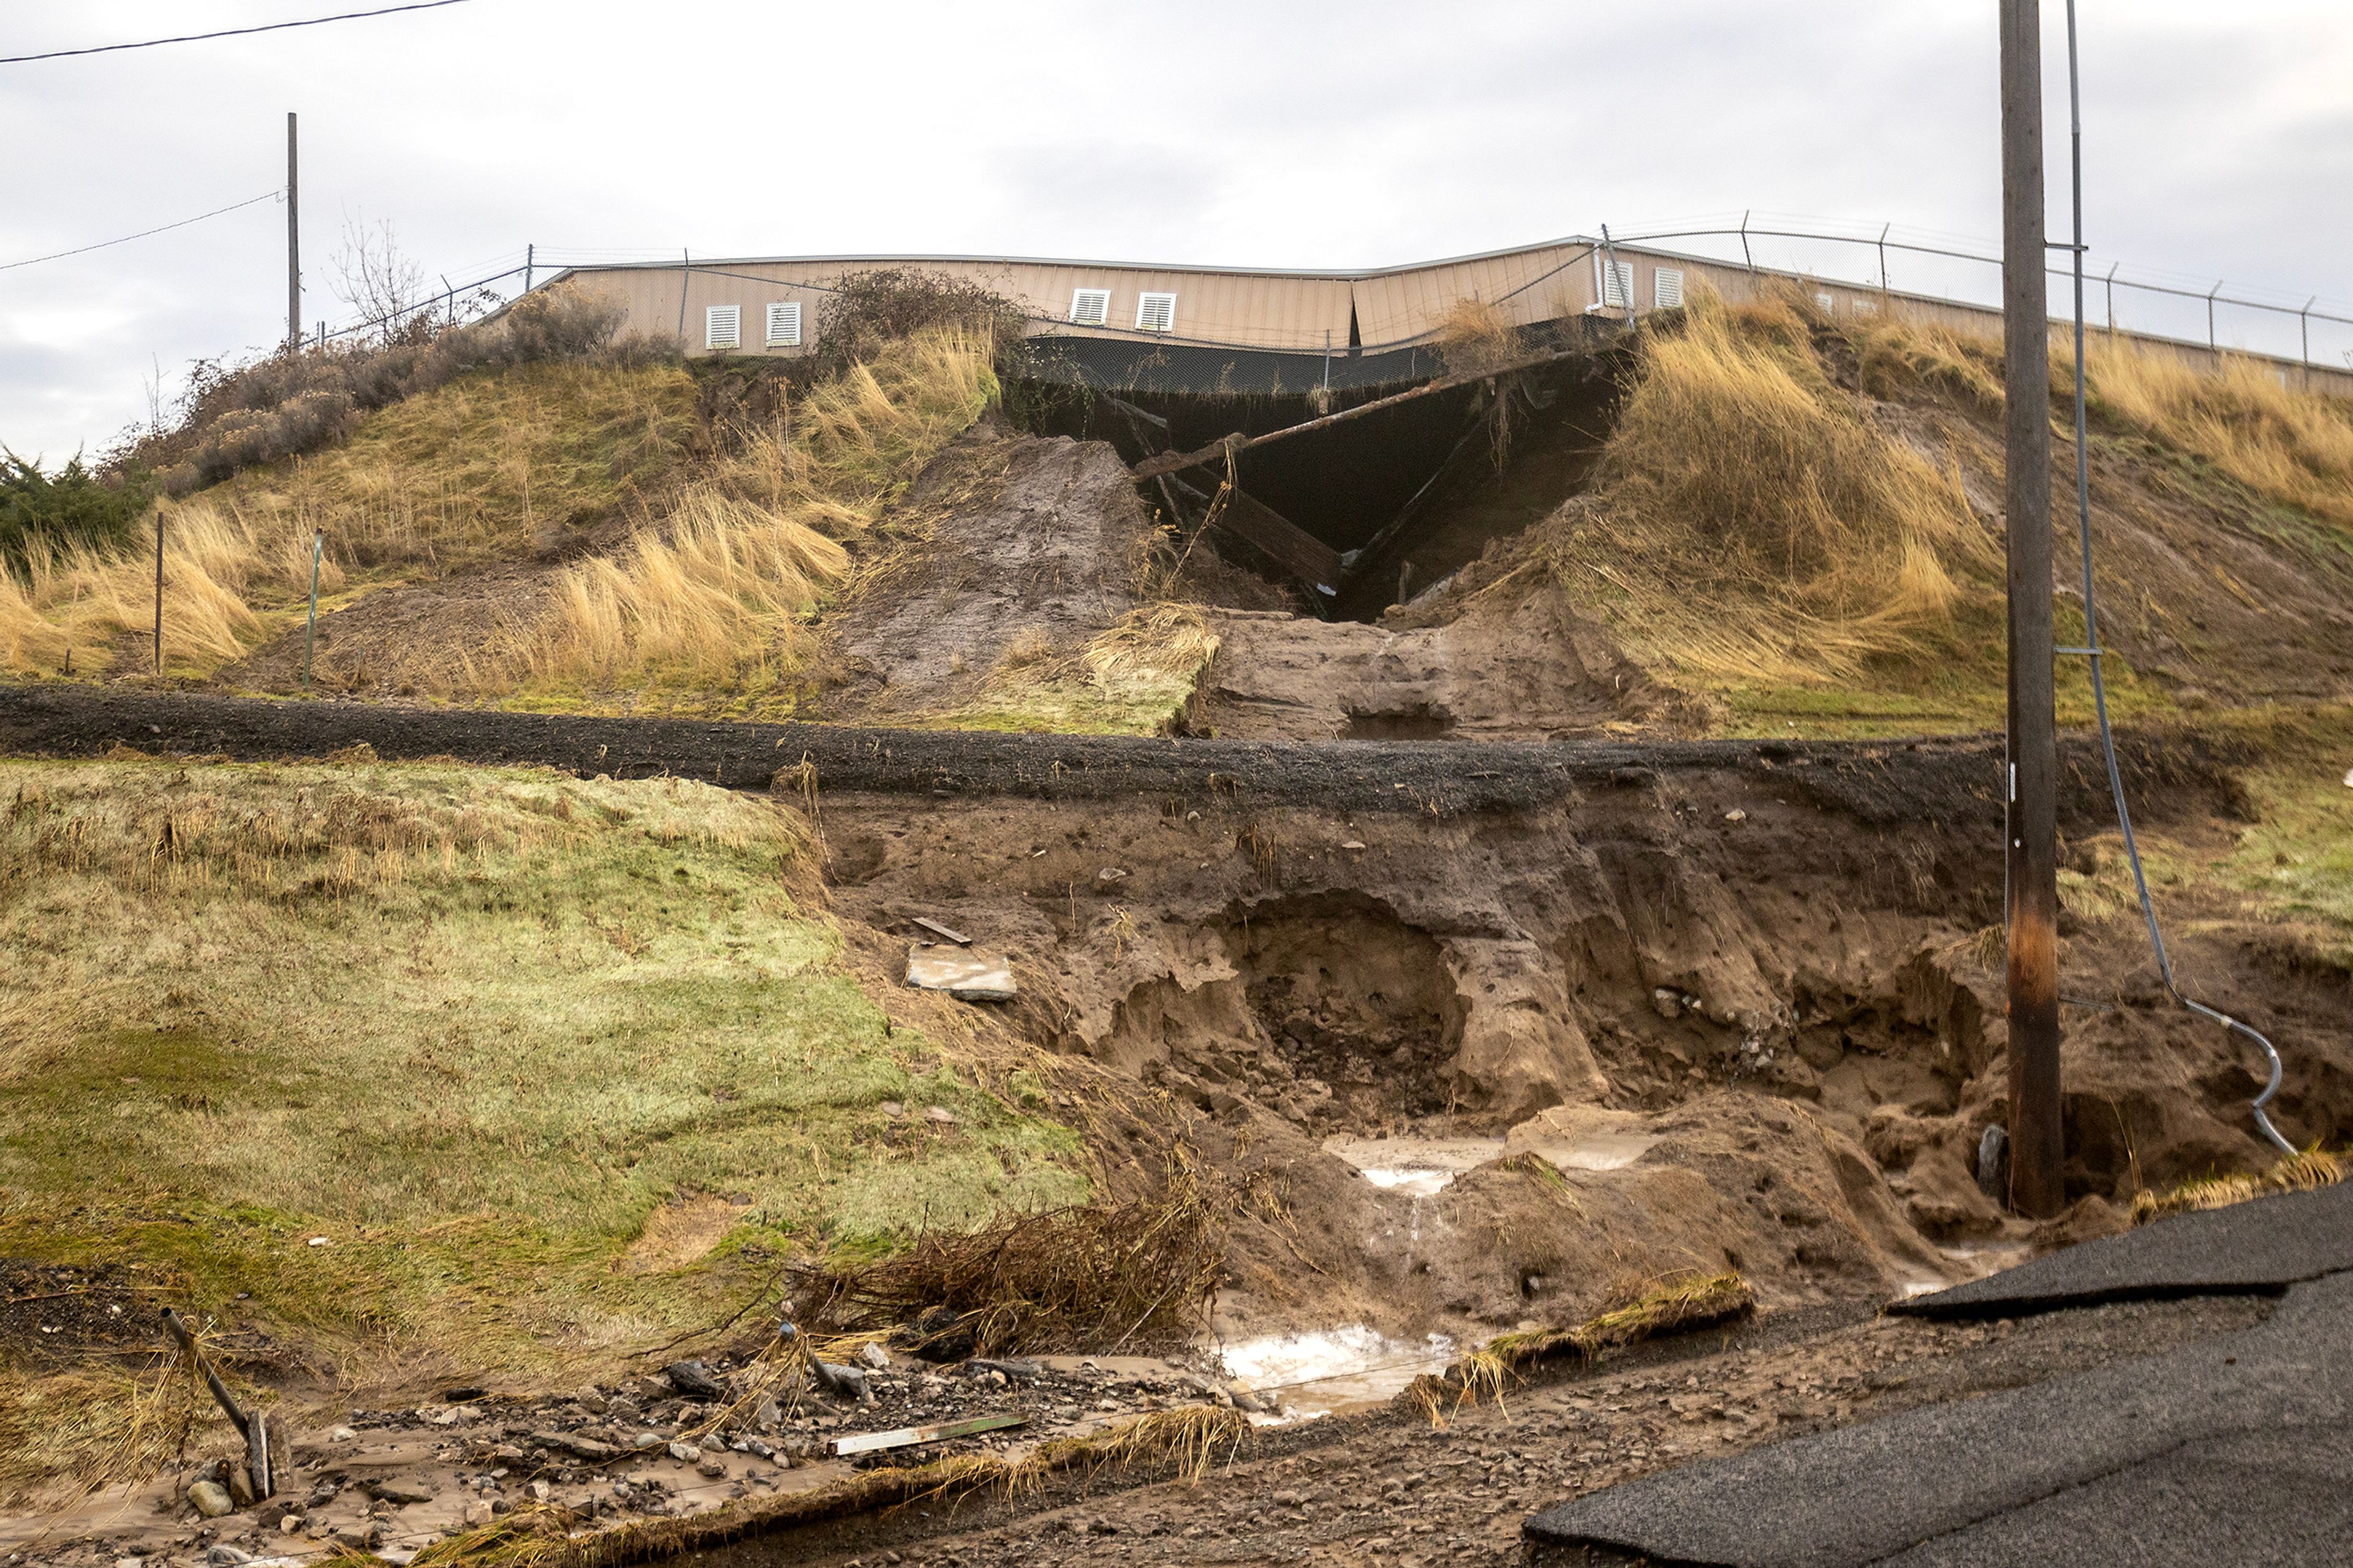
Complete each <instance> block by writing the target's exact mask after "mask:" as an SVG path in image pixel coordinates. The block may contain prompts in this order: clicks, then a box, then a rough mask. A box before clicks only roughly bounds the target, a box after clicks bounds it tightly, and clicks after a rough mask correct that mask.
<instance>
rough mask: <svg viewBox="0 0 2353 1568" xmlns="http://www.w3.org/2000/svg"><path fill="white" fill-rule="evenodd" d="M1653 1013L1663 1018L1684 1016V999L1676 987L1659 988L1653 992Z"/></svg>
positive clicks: (1663, 986) (1662, 986)
mask: <svg viewBox="0 0 2353 1568" xmlns="http://www.w3.org/2000/svg"><path fill="white" fill-rule="evenodd" d="M1651 1011H1652V1012H1654V1013H1656V1014H1657V1015H1658V1016H1660V1017H1662V1018H1680V1017H1682V1016H1683V997H1682V995H1681V994H1678V993H1677V992H1676V991H1675V989H1674V987H1672V986H1671V985H1661V986H1658V987H1656V988H1654V989H1653V990H1652V991H1651Z"/></svg>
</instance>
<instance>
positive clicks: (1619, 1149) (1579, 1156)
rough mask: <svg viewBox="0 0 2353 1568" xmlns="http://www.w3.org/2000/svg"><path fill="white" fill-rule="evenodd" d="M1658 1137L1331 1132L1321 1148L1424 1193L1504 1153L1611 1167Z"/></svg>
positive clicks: (1388, 1186) (1568, 1165) (1577, 1166)
mask: <svg viewBox="0 0 2353 1568" xmlns="http://www.w3.org/2000/svg"><path fill="white" fill-rule="evenodd" d="M1656 1142H1658V1140H1657V1139H1656V1138H1655V1137H1652V1136H1651V1135H1649V1134H1647V1133H1641V1132H1627V1131H1596V1132H1591V1133H1588V1134H1586V1135H1585V1136H1583V1137H1579V1138H1574V1139H1562V1140H1543V1139H1537V1140H1522V1141H1517V1142H1515V1141H1513V1140H1508V1139H1504V1138H1415V1137H1380V1138H1359V1137H1336V1138H1326V1139H1325V1140H1324V1152H1325V1153H1327V1154H1330V1155H1332V1156H1334V1157H1335V1158H1336V1159H1340V1160H1344V1161H1345V1162H1346V1163H1349V1164H1350V1165H1353V1166H1355V1167H1356V1173H1357V1174H1359V1175H1361V1176H1363V1177H1364V1178H1365V1180H1366V1181H1367V1182H1370V1183H1371V1184H1373V1185H1374V1186H1376V1187H1379V1188H1381V1189H1383V1190H1385V1191H1390V1192H1400V1193H1407V1194H1412V1195H1413V1196H1416V1197H1428V1196H1430V1195H1431V1194H1436V1193H1440V1192H1442V1191H1444V1190H1445V1189H1446V1188H1447V1187H1448V1186H1449V1185H1451V1184H1452V1183H1453V1181H1454V1179H1455V1178H1456V1177H1457V1176H1460V1175H1461V1174H1462V1173H1464V1172H1466V1171H1472V1170H1476V1169H1477V1168H1478V1167H1480V1166H1481V1165H1484V1164H1487V1163H1491V1162H1493V1161H1496V1160H1501V1159H1503V1158H1504V1157H1505V1156H1506V1155H1510V1154H1517V1153H1523V1152H1525V1153H1533V1154H1536V1155H1539V1156H1541V1157H1542V1158H1544V1159H1545V1160H1546V1161H1547V1162H1549V1163H1551V1164H1552V1165H1554V1166H1555V1167H1556V1168H1558V1169H1560V1170H1564V1171H1615V1170H1619V1169H1621V1168H1622V1167H1624V1166H1627V1165H1630V1164H1632V1163H1634V1162H1635V1161H1636V1160H1639V1159H1641V1157H1642V1155H1643V1154H1644V1153H1646V1152H1649V1150H1650V1148H1651V1145H1652V1144H1653V1143H1656Z"/></svg>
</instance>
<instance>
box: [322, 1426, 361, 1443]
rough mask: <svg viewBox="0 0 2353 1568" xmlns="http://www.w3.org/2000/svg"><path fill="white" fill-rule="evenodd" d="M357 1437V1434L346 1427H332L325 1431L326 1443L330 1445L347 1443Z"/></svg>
mask: <svg viewBox="0 0 2353 1568" xmlns="http://www.w3.org/2000/svg"><path fill="white" fill-rule="evenodd" d="M356 1436H359V1434H358V1433H356V1432H354V1431H353V1430H352V1429H351V1428H350V1427H348V1426H332V1427H330V1428H328V1430H327V1441H328V1442H330V1443H348V1442H350V1441H351V1440H352V1439H353V1438H354V1437H356Z"/></svg>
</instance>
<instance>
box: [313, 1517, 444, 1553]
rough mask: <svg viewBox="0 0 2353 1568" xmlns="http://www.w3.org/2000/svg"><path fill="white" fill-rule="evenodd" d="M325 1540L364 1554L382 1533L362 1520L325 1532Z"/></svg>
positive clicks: (377, 1540) (379, 1539)
mask: <svg viewBox="0 0 2353 1568" xmlns="http://www.w3.org/2000/svg"><path fill="white" fill-rule="evenodd" d="M467 1511H468V1512H469V1513H470V1512H472V1511H473V1510H471V1509H469V1510H467ZM327 1539H328V1540H330V1541H332V1542H336V1543H338V1544H339V1545H343V1546H351V1547H356V1548H358V1549H359V1550H360V1551H362V1552H365V1551H367V1550H368V1549H369V1548H371V1547H373V1546H375V1543H376V1542H379V1541H382V1540H383V1539H384V1531H383V1530H382V1529H381V1528H380V1527H378V1526H376V1525H373V1524H370V1523H368V1522H367V1521H364V1520H363V1521H359V1522H357V1523H353V1524H339V1525H337V1526H336V1527H335V1528H334V1529H332V1530H331V1531H328V1532H327Z"/></svg>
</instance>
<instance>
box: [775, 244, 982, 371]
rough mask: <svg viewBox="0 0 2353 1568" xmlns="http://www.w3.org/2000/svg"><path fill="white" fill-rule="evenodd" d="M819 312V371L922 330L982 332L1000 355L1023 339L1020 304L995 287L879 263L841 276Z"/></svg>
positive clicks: (868, 355) (857, 360) (866, 358)
mask: <svg viewBox="0 0 2353 1568" xmlns="http://www.w3.org/2000/svg"><path fill="white" fill-rule="evenodd" d="M834 288H835V289H836V292H835V293H834V295H833V296H832V298H831V299H829V300H827V301H826V303H825V306H824V308H823V309H822V310H819V311H818V332H817V344H816V350H817V352H816V353H815V354H814V355H813V356H812V357H813V358H814V359H815V360H816V362H817V367H818V371H819V373H820V374H836V373H839V372H840V371H844V370H847V369H849V367H850V366H851V365H853V364H862V363H869V362H871V361H872V360H874V359H875V358H877V357H878V356H879V355H880V354H881V352H882V349H883V347H884V345H886V344H888V343H890V342H893V341H894V340H901V339H906V338H913V337H916V336H918V335H920V334H922V333H923V332H925V331H934V330H940V329H962V330H963V331H966V332H975V333H981V334H985V335H986V336H987V339H988V341H989V343H990V345H991V347H992V348H993V349H994V350H995V351H996V352H997V353H1003V352H1004V351H1006V350H1007V349H1008V348H1009V347H1010V346H1011V345H1012V344H1014V343H1017V342H1019V341H1020V338H1021V330H1022V321H1023V317H1022V313H1021V307H1020V306H1018V305H1017V304H1015V303H1014V302H1013V301H1012V300H1008V299H1007V298H1006V297H1005V296H1004V295H1002V294H998V293H997V292H995V291H994V290H992V289H984V288H982V287H981V286H980V285H979V284H977V283H975V282H972V281H970V280H969V279H962V278H951V277H949V276H948V275H947V274H945V273H944V272H926V271H924V270H923V268H916V267H878V268H870V269H869V270H867V271H864V272H851V273H848V274H846V275H844V276H843V277H842V278H841V279H839V281H838V282H837V283H836V284H835V285H834Z"/></svg>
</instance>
